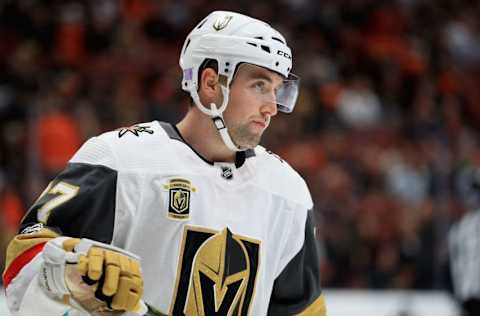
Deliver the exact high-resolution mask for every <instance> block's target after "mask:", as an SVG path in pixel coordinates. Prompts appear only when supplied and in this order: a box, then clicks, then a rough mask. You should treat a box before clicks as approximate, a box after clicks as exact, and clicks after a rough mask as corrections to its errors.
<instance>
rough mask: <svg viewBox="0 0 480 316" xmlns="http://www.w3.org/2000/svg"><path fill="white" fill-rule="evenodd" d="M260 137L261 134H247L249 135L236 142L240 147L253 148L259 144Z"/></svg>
mask: <svg viewBox="0 0 480 316" xmlns="http://www.w3.org/2000/svg"><path fill="white" fill-rule="evenodd" d="M261 138H262V135H261V134H258V135H253V134H251V135H249V137H243V138H242V140H240V141H238V142H237V144H238V145H239V146H240V147H241V148H242V149H254V148H255V147H257V145H258V144H260V140H261Z"/></svg>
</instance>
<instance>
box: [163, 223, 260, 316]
mask: <svg viewBox="0 0 480 316" xmlns="http://www.w3.org/2000/svg"><path fill="white" fill-rule="evenodd" d="M259 250H260V242H259V241H257V240H254V239H251V238H247V237H243V236H239V235H235V234H232V232H231V231H230V230H229V229H228V228H225V229H224V230H222V231H220V232H217V231H214V230H208V229H205V228H199V227H193V226H188V225H187V226H185V231H184V234H183V242H182V248H181V254H180V259H179V263H178V269H177V282H176V286H175V293H174V296H173V297H174V301H173V303H172V305H171V308H170V313H169V315H173V316H183V315H186V316H246V315H250V314H249V311H250V305H251V303H252V299H253V296H254V295H255V281H256V278H257V271H258V266H259Z"/></svg>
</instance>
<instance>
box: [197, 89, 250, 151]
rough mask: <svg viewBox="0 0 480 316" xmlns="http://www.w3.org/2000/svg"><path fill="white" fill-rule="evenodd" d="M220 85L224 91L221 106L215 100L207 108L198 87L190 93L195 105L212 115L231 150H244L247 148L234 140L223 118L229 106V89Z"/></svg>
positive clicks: (224, 141)
mask: <svg viewBox="0 0 480 316" xmlns="http://www.w3.org/2000/svg"><path fill="white" fill-rule="evenodd" d="M220 87H221V89H222V93H223V102H222V106H221V107H220V108H217V105H216V104H215V103H213V102H212V103H210V109H209V108H206V107H205V106H204V105H203V104H202V102H200V97H199V96H198V93H197V91H196V89H193V90H195V91H192V92H191V93H190V95H191V96H192V99H193V101H194V103H195V105H196V106H197V107H198V108H199V109H200V111H202V112H203V113H205V114H207V115H208V116H210V118H211V119H212V121H213V125H215V128H216V129H217V131H218V132H219V133H220V137H221V138H222V141H223V143H224V144H225V146H227V148H228V149H230V150H231V151H244V150H245V149H241V148H240V147H238V146H237V145H236V144H235V143H234V142H233V140H232V138H231V137H230V133H229V132H228V128H227V125H226V124H225V119H224V118H223V112H224V111H225V109H226V108H227V104H228V97H229V89H228V88H227V87H224V86H223V85H220Z"/></svg>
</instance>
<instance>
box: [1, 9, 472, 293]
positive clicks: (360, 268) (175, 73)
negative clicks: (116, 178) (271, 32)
mask: <svg viewBox="0 0 480 316" xmlns="http://www.w3.org/2000/svg"><path fill="white" fill-rule="evenodd" d="M216 9H228V10H234V11H239V12H243V13H246V14H249V15H252V16H254V17H257V18H260V19H263V20H265V21H269V22H270V23H271V24H272V25H273V26H274V27H276V28H278V29H279V30H280V31H281V32H282V33H283V34H284V35H285V36H286V38H287V39H288V42H289V45H290V46H291V47H292V48H293V52H294V70H293V71H294V72H295V73H297V74H298V75H300V76H301V78H302V89H301V93H300V97H299V101H298V103H297V107H296V109H295V111H294V113H293V114H291V115H284V114H279V115H278V116H277V117H275V118H274V120H273V122H272V125H271V127H270V129H269V131H267V133H266V136H265V137H264V140H263V145H264V146H265V147H267V148H268V149H270V150H272V151H273V152H275V153H277V154H279V155H280V156H281V157H282V158H284V159H285V160H287V161H288V162H289V163H290V164H291V165H293V166H294V167H295V168H296V169H297V170H299V172H300V173H301V174H302V175H303V176H304V177H305V179H306V180H307V182H308V184H309V186H310V188H311V191H312V195H313V199H314V201H315V204H316V209H315V212H316V219H317V222H318V228H317V238H318V239H319V242H320V245H321V249H322V278H323V280H322V282H323V286H325V287H350V288H410V289H439V288H446V287H448V284H449V282H448V277H447V276H448V273H447V272H446V267H447V264H448V263H447V260H446V258H447V254H446V251H447V247H446V234H447V231H448V229H449V227H450V226H451V224H452V223H453V222H455V221H456V220H457V219H458V218H459V217H460V216H461V215H462V214H463V213H464V212H466V211H468V209H469V208H470V207H473V206H472V205H473V204H474V203H475V201H474V200H475V199H474V198H472V197H473V196H474V195H475V192H474V191H475V190H472V188H471V187H470V186H469V174H470V172H469V170H471V169H472V168H475V167H476V166H477V167H478V166H480V146H479V132H480V130H479V128H480V19H479V18H478V17H479V16H480V2H478V1H473V0H472V1H467V0H438V1H437V0H392V1H375V0H322V1H313V0H277V1H246V0H235V1H233V0H223V1H218V0H209V1H206V0H195V1H193V0H176V1H173V0H162V1H154V0H122V1H120V0H101V1H96V0H84V1H72V0H70V1H69V0H67V1H60V0H57V1H53V0H51V1H46V0H43V1H40V0H38V1H35V0H15V1H13V0H11V1H8V0H6V1H2V2H0V131H1V133H0V162H1V165H0V166H1V167H0V227H1V230H0V250H1V252H0V253H1V255H0V259H1V263H0V267H1V264H3V262H4V260H3V258H2V256H4V247H5V244H6V242H7V241H8V239H9V238H11V236H12V235H13V234H14V233H15V232H16V229H17V224H18V222H19V221H20V219H21V217H22V216H23V214H24V213H25V211H26V210H27V209H28V207H29V205H30V204H31V203H32V201H33V200H34V199H35V198H36V197H37V196H38V195H39V194H40V193H41V191H42V190H43V188H44V187H45V185H46V184H47V183H48V181H49V180H51V178H52V177H53V176H54V175H55V174H56V173H57V172H59V171H60V170H61V169H62V168H63V167H64V165H65V163H66V162H67V161H68V159H69V158H70V157H71V155H72V154H73V153H74V152H75V151H76V149H78V148H79V146H80V145H81V144H82V143H83V142H84V141H85V140H86V139H88V138H89V137H92V136H94V135H97V134H99V133H102V132H104V131H108V130H112V129H116V128H118V127H121V126H129V125H132V124H135V123H139V122H145V121H150V120H153V119H156V120H163V121H169V122H173V123H175V122H177V121H178V120H179V119H180V118H181V117H182V116H183V115H184V113H185V112H186V111H187V109H188V104H189V99H188V98H187V96H186V95H185V94H184V93H183V92H181V91H180V79H181V72H180V68H179V66H178V56H179V52H180V49H181V46H182V43H183V40H184V38H185V37H186V35H187V34H188V32H189V30H190V29H192V28H193V27H194V25H195V24H196V23H198V22H199V21H200V20H201V18H202V17H204V16H205V15H207V14H208V13H209V12H210V11H212V10H216Z"/></svg>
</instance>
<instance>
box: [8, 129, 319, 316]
mask: <svg viewBox="0 0 480 316" xmlns="http://www.w3.org/2000/svg"><path fill="white" fill-rule="evenodd" d="M312 206H313V205H312V200H311V197H310V194H309V191H308V188H307V186H306V184H305V182H304V181H303V179H302V178H301V177H300V176H299V175H298V174H297V173H296V172H295V171H294V170H293V169H292V168H291V167H290V166H289V165H288V164H287V163H286V162H284V161H282V159H280V158H279V157H278V156H276V155H274V154H272V153H270V152H268V151H266V150H265V149H264V148H263V147H261V146H257V147H256V148H255V149H254V150H248V151H245V152H242V153H238V154H237V161H236V162H235V163H220V162H209V161H207V160H205V159H204V158H202V157H201V156H200V155H199V154H198V153H196V152H195V150H194V149H193V148H191V147H190V146H189V145H188V144H187V143H186V142H185V141H184V140H183V138H182V137H181V135H180V134H179V132H178V130H177V129H176V127H175V126H174V125H171V124H168V123H163V122H157V121H153V122H150V123H144V124H140V125H135V126H132V127H128V128H122V129H119V130H117V131H112V132H108V133H105V134H103V135H100V136H98V137H94V138H92V139H90V140H89V141H88V142H86V143H85V144H84V145H83V146H82V148H81V149H80V150H79V151H78V152H77V153H76V154H75V156H74V157H73V158H72V159H71V161H70V163H69V164H68V166H67V167H66V169H65V170H64V171H63V172H62V173H61V174H59V175H58V176H57V177H56V178H55V179H54V180H53V181H52V182H51V183H50V185H49V187H48V188H47V189H46V191H45V192H44V194H43V195H42V196H41V197H40V198H39V199H38V200H37V201H36V202H35V204H34V205H33V206H32V207H31V209H30V210H29V212H28V213H27V215H26V217H25V219H24V220H23V222H22V227H21V230H20V234H19V235H18V236H17V237H16V238H15V239H14V240H13V241H12V242H11V244H10V246H9V250H8V256H7V269H6V270H5V273H4V281H5V284H6V285H7V288H6V294H7V301H8V304H9V308H10V310H11V311H12V313H13V314H14V315H30V314H29V313H30V312H28V311H29V310H30V309H31V304H36V306H35V311H36V313H35V314H31V315H49V316H57V315H58V316H62V315H67V314H68V313H69V314H68V315H76V314H75V311H72V310H70V309H69V306H66V305H63V304H62V303H61V302H53V301H52V299H50V298H48V297H47V296H45V295H43V296H42V294H41V293H40V292H41V289H39V287H38V285H37V282H36V278H38V275H37V274H38V270H39V269H38V268H39V266H40V264H41V262H42V256H41V251H42V247H43V244H44V243H45V242H46V241H48V240H49V239H50V238H54V237H56V236H70V237H79V238H82V237H84V238H90V239H94V240H98V241H100V242H104V243H109V244H113V245H115V246H117V247H121V248H124V249H126V250H128V251H130V252H132V253H135V254H136V255H138V256H140V257H141V265H142V270H143V276H144V281H145V294H144V300H145V302H147V303H148V304H149V305H150V306H151V307H153V308H154V309H155V310H157V311H159V312H161V313H162V314H165V315H166V314H168V315H175V316H176V315H187V316H190V315H192V316H196V315H236V316H240V315H255V316H257V315H294V314H302V315H319V314H317V313H318V311H319V310H320V309H321V308H322V307H321V305H322V304H323V298H322V296H321V290H320V285H319V267H318V253H317V249H316V243H315V239H314V237H313V226H312V219H311V218H310V217H311V215H310V213H311V212H309V210H311V209H312ZM319 308H320V309H319ZM65 313H66V314H65Z"/></svg>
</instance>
